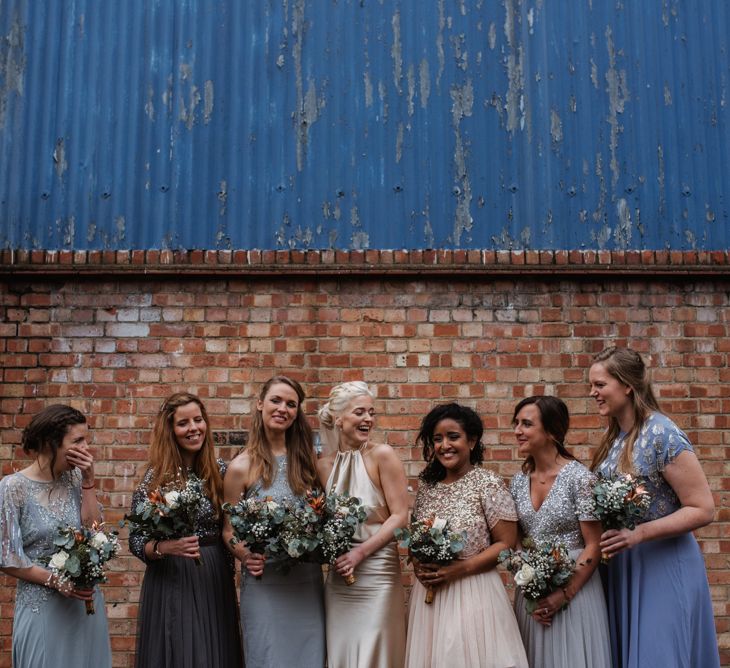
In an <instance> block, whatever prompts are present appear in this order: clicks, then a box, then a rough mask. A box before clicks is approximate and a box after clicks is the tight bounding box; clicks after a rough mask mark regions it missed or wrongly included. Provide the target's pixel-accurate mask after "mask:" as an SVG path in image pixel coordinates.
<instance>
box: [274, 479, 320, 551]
mask: <svg viewBox="0 0 730 668" xmlns="http://www.w3.org/2000/svg"><path fill="white" fill-rule="evenodd" d="M326 505H327V499H326V497H325V495H324V493H323V492H322V491H320V490H309V491H308V492H307V493H306V494H305V495H304V498H303V499H297V500H296V501H290V502H288V503H286V504H285V515H284V520H283V522H282V527H281V533H280V534H279V544H280V547H281V550H282V551H283V552H284V553H285V554H286V555H287V556H288V557H289V558H290V559H305V558H307V557H309V556H310V555H312V554H313V553H314V552H315V551H316V550H317V548H318V547H319V544H320V532H321V530H322V525H323V523H324V517H325V510H326Z"/></svg>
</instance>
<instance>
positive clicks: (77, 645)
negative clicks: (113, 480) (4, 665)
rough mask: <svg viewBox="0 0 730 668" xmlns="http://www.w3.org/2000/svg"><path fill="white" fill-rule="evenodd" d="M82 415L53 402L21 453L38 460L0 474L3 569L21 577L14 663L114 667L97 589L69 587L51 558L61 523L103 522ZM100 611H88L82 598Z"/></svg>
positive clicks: (30, 429) (27, 433)
mask: <svg viewBox="0 0 730 668" xmlns="http://www.w3.org/2000/svg"><path fill="white" fill-rule="evenodd" d="M87 435H88V427H87V425H86V418H85V417H84V416H83V414H82V413H80V412H79V411H77V410H76V409H74V408H71V407H70V406H64V405H60V404H58V405H53V406H48V407H47V408H45V409H44V410H42V411H41V412H40V413H38V415H36V416H35V417H34V418H33V419H32V420H31V422H30V424H29V425H28V426H27V427H26V429H25V430H24V432H23V451H24V452H25V453H26V454H27V455H30V456H32V457H34V459H35V461H34V462H33V463H32V464H31V465H30V466H27V467H26V468H24V469H23V470H22V471H19V472H17V473H13V474H11V475H8V476H5V477H4V478H3V479H2V480H0V570H2V571H3V572H4V573H6V574H7V575H11V576H13V577H15V578H17V579H18V589H17V594H16V596H15V615H14V618H13V666H14V667H15V668H37V667H38V666H74V668H97V666H98V667H101V668H104V667H110V666H111V665H112V658H111V648H110V646H109V631H108V628H107V618H106V610H105V608H104V599H103V597H102V595H101V592H100V591H99V589H98V587H95V588H94V589H93V590H78V589H74V588H73V587H71V586H69V585H64V583H63V582H61V581H59V580H58V579H57V578H56V576H54V575H53V574H52V573H51V571H50V570H48V568H47V566H46V565H45V564H46V563H47V559H48V557H50V556H51V555H52V554H53V553H54V552H55V551H56V548H55V547H54V545H53V536H54V534H55V532H56V529H57V527H58V525H59V524H62V525H71V526H74V527H79V526H81V525H82V524H83V525H85V526H90V525H91V524H92V523H93V522H95V521H101V508H100V506H99V503H98V502H97V500H96V489H95V487H96V485H95V481H94V459H93V457H92V455H91V453H90V452H89V446H88V443H87V441H86V439H87ZM88 600H93V601H94V603H95V607H96V614H94V615H87V614H86V609H85V606H84V601H88Z"/></svg>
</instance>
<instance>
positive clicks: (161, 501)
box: [124, 473, 205, 564]
mask: <svg viewBox="0 0 730 668" xmlns="http://www.w3.org/2000/svg"><path fill="white" fill-rule="evenodd" d="M204 498H205V493H204V490H203V481H202V480H201V479H200V478H198V477H197V476H196V475H195V474H194V473H191V474H188V476H187V479H186V480H184V481H179V480H178V482H177V483H175V484H173V485H172V486H171V487H170V489H168V491H166V492H163V491H162V490H160V489H156V490H153V491H151V492H150V493H149V494H148V495H147V498H146V499H143V500H142V501H140V502H139V503H138V504H137V505H136V507H135V508H134V509H133V512H131V513H129V514H127V515H125V516H124V519H125V520H126V521H127V522H128V523H129V525H130V527H131V528H132V529H133V530H134V531H138V532H139V533H141V534H142V535H143V536H145V538H147V540H167V539H173V538H183V537H184V536H192V535H194V534H195V519H196V517H197V515H198V512H199V510H200V505H201V503H202V502H203V499H204ZM195 563H197V564H200V563H201V562H200V559H197V558H196V559H195Z"/></svg>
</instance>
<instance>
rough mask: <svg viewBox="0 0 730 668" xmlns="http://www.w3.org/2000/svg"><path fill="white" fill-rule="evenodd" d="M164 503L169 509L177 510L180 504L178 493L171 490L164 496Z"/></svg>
mask: <svg viewBox="0 0 730 668" xmlns="http://www.w3.org/2000/svg"><path fill="white" fill-rule="evenodd" d="M165 503H166V504H167V506H168V507H169V508H171V509H173V508H177V507H178V505H179V504H180V492H178V491H176V490H174V489H173V490H172V491H171V492H168V493H167V494H165Z"/></svg>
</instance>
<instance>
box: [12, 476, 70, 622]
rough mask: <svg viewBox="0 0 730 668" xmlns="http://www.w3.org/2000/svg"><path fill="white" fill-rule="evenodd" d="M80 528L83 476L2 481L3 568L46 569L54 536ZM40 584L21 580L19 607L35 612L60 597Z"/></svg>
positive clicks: (17, 600)
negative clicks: (66, 529) (60, 530)
mask: <svg viewBox="0 0 730 668" xmlns="http://www.w3.org/2000/svg"><path fill="white" fill-rule="evenodd" d="M68 525H70V526H73V527H79V526H81V473H80V472H79V471H78V470H76V469H74V470H71V471H65V472H64V473H62V474H61V475H60V476H59V477H58V478H57V479H56V480H54V481H52V482H40V481H37V480H31V479H30V478H28V477H26V476H25V475H23V474H22V473H13V474H12V475H9V476H6V477H5V478H3V479H2V480H0V550H1V552H0V566H2V567H10V568H28V567H29V566H33V565H39V566H43V567H44V568H45V567H46V563H45V562H46V560H47V559H48V558H49V557H50V556H51V555H52V554H53V553H54V552H55V549H54V547H53V536H54V534H55V532H56V529H57V528H58V527H59V526H68ZM59 595H60V594H58V593H57V592H55V591H52V590H51V589H48V588H47V587H43V586H41V585H36V584H32V583H30V582H26V581H25V580H20V579H19V580H18V591H17V596H16V605H28V606H30V607H31V609H32V610H33V611H34V612H38V611H39V610H40V606H41V605H42V604H43V603H44V602H45V601H47V600H48V597H49V596H59Z"/></svg>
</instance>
